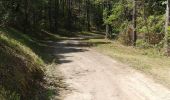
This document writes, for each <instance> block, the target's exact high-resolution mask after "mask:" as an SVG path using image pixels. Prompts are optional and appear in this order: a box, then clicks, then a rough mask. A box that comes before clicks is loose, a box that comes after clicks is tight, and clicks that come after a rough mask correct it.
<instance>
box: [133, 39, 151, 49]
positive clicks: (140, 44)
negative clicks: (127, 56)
mask: <svg viewBox="0 0 170 100" xmlns="http://www.w3.org/2000/svg"><path fill="white" fill-rule="evenodd" d="M136 46H137V47H139V48H145V49H148V48H150V47H151V45H150V44H149V43H147V42H146V41H144V40H142V39H140V40H139V39H138V40H137V42H136Z"/></svg>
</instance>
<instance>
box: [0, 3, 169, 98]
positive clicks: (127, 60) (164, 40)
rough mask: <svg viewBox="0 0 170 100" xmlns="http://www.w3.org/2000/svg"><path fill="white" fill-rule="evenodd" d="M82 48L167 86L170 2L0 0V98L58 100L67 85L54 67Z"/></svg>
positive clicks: (66, 61) (82, 50)
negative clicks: (95, 52)
mask: <svg viewBox="0 0 170 100" xmlns="http://www.w3.org/2000/svg"><path fill="white" fill-rule="evenodd" d="M75 38H76V39H75ZM80 38H83V39H80ZM61 41H63V42H62V43H61ZM67 41H69V42H68V43H66V44H64V43H65V42H67ZM77 42H78V43H79V44H74V43H77ZM55 43H56V44H55ZM60 45H61V46H60ZM80 48H81V49H80ZM85 48H92V49H95V50H96V51H97V52H100V53H101V54H103V55H107V56H110V57H111V58H113V59H116V60H117V61H120V63H123V64H125V65H129V66H132V68H133V69H135V70H139V71H141V72H142V73H144V74H146V75H147V76H151V77H153V79H155V81H158V83H159V84H163V86H165V87H167V88H170V80H169V76H170V73H169V71H170V58H169V56H170V0H0V99H1V100H60V99H61V98H62V97H60V95H62V91H65V90H69V89H67V88H68V86H67V82H65V78H63V77H66V76H64V75H63V76H62V75H59V74H60V73H62V72H60V71H59V69H58V68H57V67H55V66H58V65H61V66H62V65H64V64H63V63H67V64H69V63H72V62H74V61H75V62H76V60H79V59H78V58H77V59H73V58H72V59H71V60H72V61H69V60H67V57H69V56H74V57H77V55H78V54H79V52H83V53H86V52H89V51H90V50H89V49H88V51H86V50H84V49H85ZM57 49H58V50H57ZM73 52H74V53H77V55H74V54H72V53H73ZM91 52H92V51H91ZM69 53H70V55H68V54H69ZM79 55H80V56H82V55H83V54H79ZM89 55H90V54H89ZM92 55H93V56H92ZM84 56H85V55H84ZM84 56H83V57H84ZM90 57H93V58H95V57H96V59H97V58H98V59H99V58H101V59H103V62H104V58H105V57H103V58H102V57H97V54H96V55H95V54H91V55H90ZM90 57H89V58H90ZM93 58H91V59H93ZM63 59H65V60H63ZM80 59H81V58H80ZM82 59H83V58H82ZM101 59H100V60H101ZM106 59H109V58H106ZM85 60H88V58H86V59H85ZM100 60H98V61H100ZM80 61H81V60H80ZM109 61H110V60H108V62H109ZM86 63H88V61H87V62H86ZM104 63H106V62H104ZM110 63H111V62H110ZM83 64H84V63H83ZM95 64H96V66H97V62H96V63H95ZM92 65H94V64H92ZM107 65H108V66H109V64H106V66H107ZM112 65H114V64H112ZM70 66H72V65H70ZM75 66H76V65H75ZM77 66H78V65H77ZM89 66H90V65H89ZM98 66H99V65H98ZM101 66H102V65H101ZM103 66H104V65H103ZM120 66H122V65H120ZM94 67H95V66H94ZM66 68H67V67H66ZM73 68H74V67H73ZM130 68H131V67H130ZM122 69H123V68H122ZM125 69H126V68H125ZM63 70H65V69H63ZM123 71H124V70H123ZM66 72H67V71H66ZM68 72H69V71H68ZM80 72H81V71H80ZM67 74H69V73H66V75H67ZM78 75H79V74H78ZM113 76H114V75H113ZM141 80H142V79H141ZM98 81H99V80H98ZM125 83H126V82H125ZM151 85H152V84H151ZM153 85H154V84H153ZM96 86H97V85H96ZM134 86H135V85H134ZM99 88H100V87H99ZM167 91H168V90H167ZM162 93H164V92H162ZM168 93H170V92H168ZM56 96H57V97H56ZM168 96H170V94H168ZM80 97H81V96H80ZM96 98H97V97H96ZM148 98H149V97H148ZM155 98H156V99H158V100H169V99H168V98H166V99H162V98H158V97H155ZM106 99H107V100H114V99H113V98H107V97H106ZM106 99H105V100H106ZM156 99H151V98H149V99H147V100H156ZM61 100H77V99H75V98H73V99H71V98H70V99H61ZM80 100H104V99H101V98H100V99H80ZM115 100H124V99H115ZM126 100H136V99H130V98H128V99H126ZM138 100H143V99H138Z"/></svg>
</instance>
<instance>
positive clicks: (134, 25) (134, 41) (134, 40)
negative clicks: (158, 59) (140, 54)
mask: <svg viewBox="0 0 170 100" xmlns="http://www.w3.org/2000/svg"><path fill="white" fill-rule="evenodd" d="M136 18H137V17H136V0H134V1H133V38H132V39H133V46H136V41H137V33H136Z"/></svg>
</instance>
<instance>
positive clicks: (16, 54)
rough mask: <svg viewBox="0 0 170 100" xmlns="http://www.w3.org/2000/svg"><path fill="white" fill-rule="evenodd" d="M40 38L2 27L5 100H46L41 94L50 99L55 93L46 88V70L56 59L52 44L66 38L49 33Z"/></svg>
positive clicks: (1, 94) (1, 92)
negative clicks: (41, 98) (44, 85)
mask: <svg viewBox="0 0 170 100" xmlns="http://www.w3.org/2000/svg"><path fill="white" fill-rule="evenodd" d="M38 36H39V38H35V36H34V35H32V34H23V33H22V32H19V31H17V30H15V29H13V28H0V77H1V78H0V84H1V85H0V99H1V100H20V99H24V100H34V99H36V100H37V99H38V98H39V96H40V97H42V95H41V94H40V92H43V93H42V94H44V95H46V98H47V99H48V100H49V99H50V97H51V95H52V94H51V92H50V94H49V91H53V90H51V89H48V88H44V87H43V86H42V84H44V82H45V80H44V76H46V71H45V69H46V67H47V66H48V64H51V63H53V61H54V60H55V59H56V57H55V56H54V55H53V52H54V48H55V47H53V44H49V41H52V42H56V41H59V40H60V39H65V38H64V37H60V36H59V35H54V34H51V33H47V32H45V33H39V34H38V35H37V34H36V37H38ZM46 37H48V38H46ZM40 90H41V91H40ZM46 93H47V94H46Z"/></svg>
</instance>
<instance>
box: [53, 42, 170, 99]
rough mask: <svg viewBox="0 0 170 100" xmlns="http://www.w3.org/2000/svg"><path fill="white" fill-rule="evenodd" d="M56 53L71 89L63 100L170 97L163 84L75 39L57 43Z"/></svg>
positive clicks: (169, 92) (60, 67)
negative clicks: (82, 44)
mask: <svg viewBox="0 0 170 100" xmlns="http://www.w3.org/2000/svg"><path fill="white" fill-rule="evenodd" d="M56 55H57V56H59V57H60V59H59V61H60V66H59V69H60V70H61V72H62V73H63V75H64V77H65V82H66V83H67V84H68V85H69V87H71V88H72V91H71V93H69V94H68V95H66V97H65V99H64V100H170V91H169V90H168V89H167V88H165V87H164V86H162V85H160V84H158V83H156V82H154V81H153V80H152V79H150V78H148V77H147V76H145V75H143V74H142V73H140V72H138V71H136V70H134V69H132V68H130V67H128V66H127V65H125V64H121V63H119V62H117V61H115V60H114V59H112V58H110V57H108V56H105V55H103V54H100V53H98V52H96V51H95V50H91V49H89V48H88V47H86V46H85V45H84V46H81V44H80V42H79V41H77V40H76V41H75V40H68V41H63V42H59V43H58V44H57V45H56Z"/></svg>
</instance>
